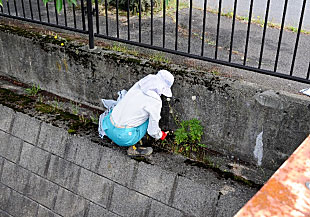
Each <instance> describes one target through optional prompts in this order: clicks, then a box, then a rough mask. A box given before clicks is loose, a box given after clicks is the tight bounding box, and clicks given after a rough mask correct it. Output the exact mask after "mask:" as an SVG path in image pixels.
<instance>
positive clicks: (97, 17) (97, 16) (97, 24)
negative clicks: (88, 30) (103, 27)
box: [95, 0, 100, 34]
mask: <svg viewBox="0 0 310 217" xmlns="http://www.w3.org/2000/svg"><path fill="white" fill-rule="evenodd" d="M95 10H96V31H97V34H99V32H100V29H99V8H98V0H95Z"/></svg>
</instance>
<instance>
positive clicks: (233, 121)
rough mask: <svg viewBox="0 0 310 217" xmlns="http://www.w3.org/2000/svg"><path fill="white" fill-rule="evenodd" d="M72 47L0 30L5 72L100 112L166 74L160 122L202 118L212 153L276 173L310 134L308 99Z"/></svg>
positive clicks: (0, 66) (0, 62) (171, 125)
mask: <svg viewBox="0 0 310 217" xmlns="http://www.w3.org/2000/svg"><path fill="white" fill-rule="evenodd" d="M0 29H1V28H0ZM68 44H69V43H68ZM68 44H66V45H65V47H60V46H58V45H55V44H52V43H50V44H49V43H45V42H42V40H41V41H40V39H38V38H27V37H22V36H20V35H18V34H17V33H15V32H10V31H2V30H1V31H0V55H1V58H0V74H2V75H5V76H9V77H12V78H15V79H17V80H19V81H22V82H24V83H28V84H34V83H35V84H39V85H40V87H41V88H42V89H44V90H47V91H49V92H52V93H55V94H58V95H60V96H64V97H67V98H70V99H75V100H78V101H80V102H83V103H88V104H92V105H95V106H101V105H100V99H101V98H114V99H116V97H117V91H119V90H121V89H128V88H130V87H131V86H132V85H133V84H134V83H135V82H136V81H138V80H139V79H140V78H142V77H144V76H145V75H147V74H150V73H155V72H156V71H158V70H159V69H162V68H166V69H168V70H170V71H171V72H172V73H173V74H174V76H175V84H174V85H173V88H172V90H173V94H174V96H173V98H172V99H171V101H170V107H169V106H168V103H167V102H166V101H165V99H164V104H163V110H162V123H161V124H162V126H163V127H164V128H165V129H175V128H176V125H175V122H174V117H173V115H172V114H171V112H173V114H178V117H179V118H180V119H181V120H189V119H192V118H197V119H198V120H200V121H202V124H203V126H204V128H205V131H204V137H203V143H205V144H207V146H208V147H209V148H210V149H212V150H214V151H217V152H220V153H222V154H225V155H229V156H234V157H237V158H240V159H242V160H244V161H246V162H250V163H253V164H256V165H258V166H261V167H263V168H268V169H271V170H274V171H275V170H276V169H277V168H278V167H279V166H280V165H281V164H282V163H283V162H284V161H285V160H286V159H287V157H288V156H289V155H290V154H291V153H292V152H293V151H294V150H295V149H296V147H298V145H299V144H300V143H301V142H302V141H303V140H304V139H305V138H306V136H307V135H308V133H309V130H310V109H309V105H310V100H309V99H308V98H306V97H304V96H300V95H294V94H288V93H285V92H277V90H269V89H266V88H264V87H262V86H258V85H255V84H250V83H246V82H243V81H239V80H233V79H229V78H225V77H219V76H215V75H212V74H210V73H206V72H202V71H196V70H194V69H185V68H182V67H179V66H175V65H172V64H166V65H159V64H154V63H153V62H151V61H148V60H144V59H143V58H137V57H133V56H129V55H126V54H120V53H118V52H114V51H108V50H102V49H99V48H98V49H96V50H93V51H89V50H87V49H86V48H83V47H77V46H69V45H68ZM171 108H172V109H171ZM4 124H5V123H4ZM17 127H19V124H18V126H17ZM14 130H16V131H18V130H19V129H18V128H17V129H15V128H14ZM33 133H35V132H31V133H29V134H28V133H26V134H27V135H28V136H29V140H26V141H27V142H30V143H31V142H33V139H34V138H33V137H35V135H32V134H33ZM31 135H32V136H33V137H31ZM44 145H45V144H41V146H44ZM42 148H44V147H42ZM57 151H62V152H63V151H64V150H57Z"/></svg>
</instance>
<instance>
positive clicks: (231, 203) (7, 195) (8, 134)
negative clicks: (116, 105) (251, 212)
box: [0, 105, 255, 217]
mask: <svg viewBox="0 0 310 217" xmlns="http://www.w3.org/2000/svg"><path fill="white" fill-rule="evenodd" d="M0 120H1V121H0V216H3V217H11V216H16V217H21V216H23V217H28V216H29V217H45V216H48V217H52V216H53V217H56V216H75V217H77V216H81V217H90V216H92V217H98V216H110V217H112V216H113V217H114V216H141V217H153V216H171V217H172V216H175V217H182V216H184V217H185V216H227V217H228V216H232V215H233V214H234V213H236V212H237V211H238V210H239V209H240V208H241V207H242V206H243V205H244V204H245V203H246V201H247V200H249V199H250V198H251V197H252V196H253V194H254V193H255V189H251V188H249V187H248V186H242V185H239V184H238V183H232V184H231V183H230V182H231V181H226V180H221V179H217V178H215V177H214V175H212V174H209V175H206V176H204V175H203V174H204V173H202V172H200V173H199V174H200V175H201V176H203V177H204V178H206V179H208V180H209V181H207V182H196V181H193V180H191V179H189V178H187V177H184V176H180V175H179V174H178V173H176V172H172V171H168V170H164V169H162V168H161V167H159V166H156V165H150V164H146V163H144V162H137V161H135V160H133V159H131V158H129V157H128V156H126V155H124V154H123V153H122V152H120V151H119V150H116V149H111V148H108V147H103V146H99V145H98V144H95V143H93V142H91V141H90V140H88V139H85V138H82V137H77V136H70V135H68V134H67V132H66V131H65V130H64V129H61V128H57V127H54V126H52V125H50V124H47V123H45V122H41V121H39V120H38V119H35V118H33V117H30V116H28V115H26V114H23V113H19V112H14V111H13V110H12V109H10V108H7V107H5V106H2V105H0ZM203 177H199V179H200V180H201V179H204V178H203ZM213 179H215V180H213Z"/></svg>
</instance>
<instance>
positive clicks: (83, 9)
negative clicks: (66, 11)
mask: <svg viewBox="0 0 310 217" xmlns="http://www.w3.org/2000/svg"><path fill="white" fill-rule="evenodd" d="M81 11H82V26H83V30H84V31H85V30H86V24H85V8H84V0H81Z"/></svg>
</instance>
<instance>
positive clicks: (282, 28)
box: [273, 0, 288, 72]
mask: <svg viewBox="0 0 310 217" xmlns="http://www.w3.org/2000/svg"><path fill="white" fill-rule="evenodd" d="M287 3H288V0H285V3H284V8H283V15H282V22H281V30H280V35H279V42H278V48H277V55H276V60H275V63H274V69H273V71H274V72H276V71H277V67H278V60H279V55H280V48H281V42H282V35H283V30H284V24H285V16H286V10H287Z"/></svg>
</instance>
